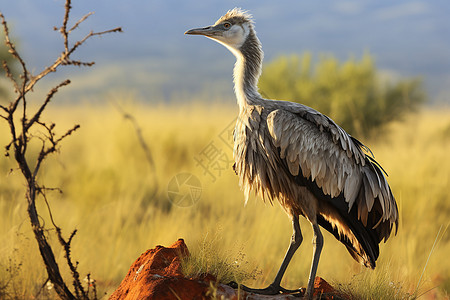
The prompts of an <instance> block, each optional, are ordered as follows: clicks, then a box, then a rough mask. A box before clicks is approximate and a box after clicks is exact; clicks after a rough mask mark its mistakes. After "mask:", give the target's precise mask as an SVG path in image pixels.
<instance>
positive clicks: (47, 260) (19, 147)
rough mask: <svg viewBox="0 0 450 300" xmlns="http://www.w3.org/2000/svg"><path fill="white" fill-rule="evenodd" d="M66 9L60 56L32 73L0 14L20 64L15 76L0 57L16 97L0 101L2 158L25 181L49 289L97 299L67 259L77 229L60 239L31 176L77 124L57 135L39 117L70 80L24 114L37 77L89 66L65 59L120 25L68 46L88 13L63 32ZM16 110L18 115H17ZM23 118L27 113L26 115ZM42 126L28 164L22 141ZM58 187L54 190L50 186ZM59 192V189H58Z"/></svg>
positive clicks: (68, 2) (42, 189) (64, 295)
mask: <svg viewBox="0 0 450 300" xmlns="http://www.w3.org/2000/svg"><path fill="white" fill-rule="evenodd" d="M70 10H71V0H66V3H65V12H64V19H63V23H62V26H61V27H60V28H55V29H56V30H58V31H59V32H60V33H61V35H62V37H63V44H64V51H63V52H62V53H61V54H60V56H59V57H57V58H56V60H55V61H54V62H53V63H52V64H51V65H50V66H48V67H46V68H44V69H43V70H42V71H41V72H40V73H39V74H38V75H35V76H34V75H32V74H31V73H30V72H29V71H28V68H27V66H26V64H25V61H24V60H23V59H22V57H21V56H20V54H19V52H18V51H17V49H16V47H15V45H14V44H13V43H12V42H11V39H10V35H9V28H8V25H7V22H6V19H5V17H4V16H3V14H2V13H1V12H0V19H1V24H2V27H3V31H4V33H5V44H6V46H7V48H8V51H9V53H10V54H11V55H12V56H13V57H14V58H15V59H16V60H17V61H18V62H19V63H20V65H21V69H22V71H21V74H20V76H19V78H16V77H15V76H13V74H12V72H11V70H10V68H9V66H8V64H7V63H6V62H5V61H3V62H2V66H3V69H4V70H5V73H6V77H7V78H9V80H10V81H11V82H12V85H13V87H14V92H15V94H16V96H15V97H14V98H13V99H12V100H11V101H10V102H9V104H8V105H0V117H1V119H3V120H5V122H6V123H7V124H8V126H9V129H10V135H11V140H10V142H9V143H8V144H7V145H6V146H5V149H6V154H5V155H6V156H9V154H10V152H12V153H13V154H14V159H15V161H16V163H17V165H18V167H19V169H20V170H21V172H22V174H23V176H24V178H25V180H26V182H27V185H26V187H27V191H26V200H27V202H28V207H27V211H28V215H29V217H30V222H31V227H32V230H33V232H34V235H35V238H36V241H37V242H38V245H39V251H40V254H41V256H42V259H43V261H44V264H45V267H46V269H47V274H48V279H47V280H46V282H47V281H50V282H51V283H52V284H53V285H54V287H55V291H56V293H57V294H58V296H59V297H60V298H61V299H90V297H91V294H90V285H91V284H92V285H93V288H92V292H93V296H92V297H93V299H97V295H96V288H95V281H93V280H92V279H91V278H90V274H88V276H87V279H88V287H87V290H85V289H84V287H83V285H82V283H81V281H80V275H79V273H78V271H77V266H78V262H75V263H73V261H72V258H71V243H72V240H73V238H74V236H75V234H76V232H77V230H76V229H75V230H74V231H73V232H72V233H71V235H70V236H69V238H68V239H67V240H66V239H64V238H63V235H62V230H61V228H60V227H58V226H57V225H56V223H55V221H54V218H53V214H52V212H51V208H50V204H49V202H48V199H47V196H46V194H45V192H46V191H48V190H55V189H49V188H46V187H44V186H42V185H40V184H39V182H38V180H37V178H38V175H39V170H40V168H41V166H42V164H43V163H44V161H45V159H46V158H47V157H48V156H49V155H50V154H52V153H54V152H57V151H59V147H60V143H61V142H62V140H64V139H65V138H66V137H68V136H69V135H71V134H72V133H73V132H74V131H75V130H77V129H78V128H79V127H80V126H79V125H74V126H73V127H72V128H70V129H68V130H67V131H66V132H65V133H64V134H62V135H59V136H58V135H57V134H56V132H55V127H56V125H55V124H54V123H46V122H44V121H42V120H41V117H42V114H43V112H44V110H45V109H46V108H47V106H48V104H49V103H50V102H51V100H52V99H53V97H54V96H55V94H56V93H57V92H58V91H59V89H60V88H62V87H64V86H67V85H68V84H70V80H65V81H63V82H61V83H60V84H58V85H57V86H55V87H54V88H53V89H51V90H50V91H49V92H48V94H47V96H46V97H45V99H44V100H43V101H42V103H41V104H40V106H39V107H38V109H37V110H36V111H34V112H30V109H29V108H28V106H27V99H26V97H27V94H28V93H29V92H32V91H33V88H34V87H35V85H36V83H37V82H39V80H41V79H42V78H44V77H45V76H47V75H48V74H49V73H51V72H55V71H56V70H57V69H58V68H59V66H61V65H75V66H92V65H93V64H94V62H82V61H79V60H74V59H72V58H71V55H72V54H73V53H74V52H75V51H76V50H77V49H78V48H79V47H80V46H81V45H83V44H84V43H85V42H86V41H87V40H88V39H90V38H91V37H94V36H100V35H104V34H107V33H112V32H121V31H122V29H121V28H120V27H117V28H114V29H110V30H105V31H100V32H93V31H91V32H89V33H88V34H87V35H86V36H85V37H84V38H82V39H81V40H79V41H77V42H75V43H73V44H71V43H70V40H69V35H70V33H71V32H72V31H73V30H75V29H77V28H78V27H79V25H80V24H81V23H82V22H84V21H85V20H86V19H87V18H88V17H89V16H90V15H92V13H88V14H86V15H85V16H83V17H82V18H81V19H80V20H78V21H77V22H76V23H75V24H74V25H73V26H72V27H70V29H69V30H67V25H68V23H69V15H70ZM20 103H22V105H21V107H22V108H21V111H20V109H19V110H18V108H19V104H20ZM18 114H20V116H18ZM29 116H31V117H30V118H29ZM36 126H40V127H43V128H44V129H45V131H46V133H45V134H44V137H39V138H40V140H41V143H42V144H41V149H40V151H39V154H38V156H37V159H36V160H35V163H34V165H31V163H30V161H29V160H28V159H27V155H26V154H27V150H28V144H29V142H30V141H31V140H32V139H33V138H36V136H34V135H33V134H32V130H33V129H34V128H35V127H36ZM56 190H59V189H56ZM59 191H60V190H59ZM39 196H41V197H42V199H43V200H44V202H45V204H46V206H47V209H48V214H49V216H50V220H51V222H52V224H53V226H54V228H55V229H56V234H57V237H58V240H59V242H60V244H61V246H62V247H63V250H64V253H65V257H66V260H67V265H68V266H69V269H70V271H71V273H72V285H73V287H74V290H75V295H74V294H73V293H72V292H71V291H70V290H69V288H68V287H67V285H66V283H65V282H64V280H63V278H62V276H61V273H60V271H59V267H58V264H57V263H56V259H55V256H54V254H53V249H52V248H51V246H50V245H49V243H48V241H47V236H46V233H47V230H46V229H45V227H44V224H42V223H41V219H40V216H39V214H38V212H37V209H36V200H37V197H39Z"/></svg>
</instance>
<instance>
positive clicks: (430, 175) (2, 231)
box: [0, 99, 450, 299]
mask: <svg viewBox="0 0 450 300" xmlns="http://www.w3.org/2000/svg"><path fill="white" fill-rule="evenodd" d="M230 101H232V100H230ZM119 103H120V105H121V107H122V108H123V110H124V111H126V112H127V113H129V114H130V115H132V116H133V117H134V119H135V120H136V121H137V124H138V125H139V127H140V128H141V130H142V131H141V133H142V136H143V138H144V140H145V142H146V143H147V144H148V146H149V148H150V151H151V156H152V157H153V160H154V162H155V169H154V170H153V169H152V168H151V166H150V164H149V163H148V160H147V156H146V153H145V151H144V149H143V148H142V146H141V144H140V143H139V140H138V137H137V134H136V130H135V127H134V126H133V124H132V123H131V122H130V120H129V119H125V118H123V115H122V113H121V112H119V110H117V109H116V107H115V106H114V105H112V104H111V103H109V102H108V103H103V104H98V105H89V104H79V105H75V104H71V105H65V106H59V107H53V108H49V109H48V110H47V111H46V112H45V115H44V117H45V118H46V119H47V120H52V122H54V123H56V124H57V127H56V128H57V130H58V129H59V130H60V131H59V132H61V133H63V132H64V130H65V129H67V128H69V127H71V125H73V124H75V123H78V124H80V125H81V128H80V130H79V131H77V132H76V133H75V134H74V135H73V136H71V137H69V138H68V139H67V140H65V141H64V142H63V145H62V149H61V151H60V153H58V154H55V155H53V156H52V157H51V158H50V159H49V160H48V161H47V163H46V164H45V167H44V168H43V169H42V173H41V176H40V182H41V184H43V185H45V186H46V187H58V188H61V190H62V191H63V193H58V192H48V193H47V197H48V199H49V203H50V206H51V209H52V212H53V218H54V219H55V222H56V223H57V224H58V225H59V226H60V227H61V228H62V229H63V233H64V234H65V235H66V236H67V235H69V234H70V232H71V231H72V230H73V229H75V228H76V229H78V233H77V235H76V236H75V238H74V241H73V243H72V245H73V246H72V255H73V258H74V260H76V261H79V263H80V264H79V271H80V274H81V275H82V276H84V275H85V274H87V273H91V276H92V277H93V278H95V279H96V282H97V289H98V291H99V295H100V296H102V295H105V293H106V295H109V294H110V293H111V292H112V291H113V290H114V289H115V288H116V287H117V286H118V284H119V283H120V281H121V280H122V278H123V277H124V276H125V275H126V273H127V271H128V268H129V266H130V265H131V263H132V262H133V261H134V260H135V259H136V258H137V257H138V256H139V255H140V254H141V253H142V252H144V251H145V250H146V249H149V248H153V247H154V246H156V245H158V244H162V245H170V244H172V243H173V242H174V241H176V240H177V239H178V238H184V239H185V241H186V243H187V245H188V247H189V248H190V249H191V250H192V251H191V252H192V255H202V252H201V251H202V249H203V251H204V250H205V245H207V246H208V247H212V248H213V249H217V251H211V250H208V251H209V252H210V253H211V252H212V253H214V254H215V255H216V254H217V253H226V252H228V250H229V249H231V250H233V251H234V252H233V253H244V254H245V257H246V258H245V261H248V265H249V266H252V268H253V267H254V266H257V268H258V270H261V274H259V275H258V276H257V278H256V280H253V279H249V280H247V282H246V284H248V285H251V286H263V285H267V284H269V283H270V282H271V280H272V279H273V278H274V276H275V274H276V271H277V269H278V267H279V265H280V263H281V260H282V258H283V256H284V253H285V251H286V248H287V246H288V243H289V238H290V236H291V234H292V229H291V224H290V221H289V219H288V218H287V217H286V215H285V213H284V212H283V211H282V209H281V208H280V207H279V205H278V204H275V205H274V207H271V205H270V204H264V203H263V202H262V201H261V200H260V199H256V198H254V199H250V201H249V203H248V204H247V206H245V207H244V201H243V198H244V197H243V194H242V192H241V191H240V190H239V187H238V180H237V178H236V176H235V174H234V172H233V170H232V169H231V165H232V161H231V160H232V150H231V144H230V140H229V133H230V130H232V127H233V125H232V124H233V122H234V120H235V118H236V113H237V108H236V107H235V106H234V105H232V104H234V103H230V104H227V105H225V104H223V103H214V104H211V103H208V104H206V103H184V104H170V105H164V104H158V105H145V104H142V103H134V102H133V101H130V100H128V101H127V100H123V99H122V100H120V101H119ZM35 134H36V136H39V135H42V134H43V133H42V132H39V131H37V132H36V133H35ZM359 138H361V137H359ZM362 140H363V139H362ZM8 142H9V141H8V128H6V126H5V124H1V123H0V145H6V144H7V143H8ZM364 142H366V144H367V145H368V146H370V148H371V150H372V151H373V152H374V154H375V157H376V159H377V161H378V162H380V164H381V165H382V166H383V168H384V169H385V170H386V171H387V172H388V174H389V178H388V181H389V183H390V184H391V187H392V190H393V193H394V195H395V196H396V199H397V201H398V204H399V210H400V217H401V219H400V228H399V232H398V235H397V236H395V237H391V238H390V239H389V241H388V242H387V244H386V245H384V244H382V245H381V254H380V258H379V260H378V261H377V265H378V267H377V269H376V270H375V271H370V270H365V269H364V267H361V266H360V265H358V264H357V263H356V262H354V261H353V259H352V258H351V257H350V255H348V253H347V251H346V249H345V247H343V246H342V245H341V244H339V243H338V242H337V241H336V240H335V239H334V237H332V236H331V235H330V234H327V233H325V234H324V236H325V245H324V250H323V252H322V256H321V260H320V264H319V270H318V275H319V276H321V277H324V278H325V279H327V280H330V281H334V282H342V283H345V282H348V281H351V280H352V276H355V274H361V273H362V274H366V273H367V274H368V275H364V276H369V277H372V276H374V277H373V278H376V276H380V272H382V273H383V274H386V273H387V275H386V276H387V281H389V282H393V283H395V284H397V283H400V284H401V285H402V289H403V291H405V292H406V293H410V294H412V293H414V292H415V289H416V285H417V283H418V280H419V278H420V276H421V274H422V271H423V270H424V266H425V263H426V261H427V258H428V254H429V251H430V249H431V247H432V245H433V242H434V240H435V238H436V234H437V232H438V230H439V228H440V227H441V226H444V227H446V226H447V225H448V222H449V215H450V201H449V200H450V196H449V194H448V187H449V186H450V159H448V152H449V150H450V110H448V109H439V110H438V109H428V110H423V111H421V112H419V113H417V114H412V115H410V116H408V117H407V118H406V120H405V121H404V122H398V123H396V124H392V125H391V126H389V127H388V128H386V131H385V132H384V133H383V134H381V135H379V137H378V138H377V139H376V140H370V141H364ZM32 147H36V149H38V148H37V147H39V140H36V142H35V143H34V144H33V145H32ZM31 152H33V151H31ZM29 158H30V159H33V157H32V155H30V157H29ZM11 169H12V170H11ZM180 173H185V174H186V173H188V174H192V175H194V176H195V177H196V178H197V179H198V182H200V185H201V187H200V186H190V187H189V186H187V187H186V186H184V187H180V190H179V191H178V192H179V193H180V194H183V193H184V195H187V196H188V197H191V198H190V199H191V200H194V201H193V203H192V205H185V204H180V203H181V202H180V203H178V202H177V201H175V200H174V198H173V194H171V195H168V189H173V185H170V183H171V180H173V178H175V177H176V175H177V174H180ZM155 178H156V183H157V184H156V186H155ZM172 192H173V191H172ZM175 192H176V191H175ZM194 192H195V193H194ZM24 201H25V200H24V183H23V182H22V178H21V175H20V174H19V171H17V170H16V169H15V166H14V164H13V160H12V159H11V158H5V157H2V158H1V159H0V245H1V246H0V282H2V283H8V284H7V287H5V288H4V289H3V290H2V289H1V285H0V293H1V292H3V293H6V294H7V295H9V296H11V297H18V298H20V297H31V295H36V294H37V293H38V292H39V290H40V289H41V286H42V284H43V283H44V282H45V280H46V275H45V270H44V266H43V264H42V262H41V258H40V256H39V251H38V249H37V246H36V243H35V241H34V238H33V236H32V234H31V229H30V224H29V221H28V219H27V215H26V204H25V203H24ZM183 203H185V202H183ZM38 209H39V211H40V215H41V216H42V218H43V220H44V221H45V224H46V225H47V228H49V229H51V222H50V220H49V216H48V213H47V208H46V206H45V203H44V202H43V201H39V203H38ZM301 228H302V232H303V235H304V242H303V244H302V246H301V247H300V248H299V250H298V253H296V255H295V256H294V258H293V261H292V262H291V264H290V266H289V268H288V270H287V273H286V275H285V278H284V280H283V282H282V284H283V286H284V287H286V288H298V287H299V286H301V285H302V286H305V284H306V282H307V276H308V272H309V267H310V262H311V257H312V246H311V243H310V241H311V238H312V236H311V228H310V225H309V223H308V222H307V221H304V220H302V221H301ZM217 232H218V235H220V236H219V238H216V239H215V240H214V243H212V244H211V243H206V244H205V241H207V238H208V237H210V236H213V235H214V234H216V233H217ZM49 235H50V236H51V235H52V231H51V230H50V231H49ZM205 239H206V240H205ZM202 243H203V244H202ZM52 244H53V245H54V248H55V249H56V256H57V258H58V261H59V262H60V266H61V267H62V268H63V274H68V272H69V270H68V269H67V268H66V267H63V266H64V257H63V252H62V251H60V248H59V246H58V243H57V241H56V240H52ZM202 247H203V248H202ZM196 249H198V251H197V250H196ZM236 249H239V251H236ZM448 253H450V239H449V235H448V232H445V233H444V234H443V235H442V236H441V237H440V239H439V243H438V244H437V245H436V248H435V249H434V251H433V254H432V256H431V258H430V260H429V261H428V264H427V267H426V269H425V272H424V277H423V279H422V281H421V283H420V287H419V289H420V290H421V291H422V292H423V291H427V290H428V289H431V288H433V287H436V288H435V289H433V290H432V291H431V292H429V293H428V294H425V296H424V298H425V299H426V296H427V295H431V294H433V293H434V294H437V295H441V296H442V295H446V293H447V291H448V290H449V289H450V274H449V272H450V260H449V259H448ZM206 255H208V254H206ZM236 255H238V254H236ZM205 259H206V258H205ZM217 259H220V257H218V258H217ZM236 259H238V258H236ZM225 261H231V262H233V260H232V259H231V260H229V258H226V260H225ZM194 262H195V261H194ZM195 263H196V262H195ZM11 265H12V267H8V266H11ZM194 271H195V270H194ZM248 271H250V272H251V271H252V270H251V269H249V270H248ZM243 274H245V272H244V273H243ZM227 276H228V277H230V276H231V275H230V274H228V273H227ZM228 277H227V278H228ZM66 278H68V277H66ZM230 278H231V277H230ZM244 278H245V276H244ZM419 294H420V292H419ZM40 295H41V296H42V297H53V296H54V294H53V291H51V290H48V289H47V288H46V287H45V288H44V289H43V291H41V292H40Z"/></svg>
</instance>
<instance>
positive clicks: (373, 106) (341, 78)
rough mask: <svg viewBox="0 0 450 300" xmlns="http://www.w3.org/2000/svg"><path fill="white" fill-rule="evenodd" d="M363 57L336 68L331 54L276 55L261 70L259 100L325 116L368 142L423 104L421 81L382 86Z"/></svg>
mask: <svg viewBox="0 0 450 300" xmlns="http://www.w3.org/2000/svg"><path fill="white" fill-rule="evenodd" d="M378 75H379V74H378V73H377V70H376V67H375V64H374V60H373V58H372V56H371V55H370V54H368V53H366V54H364V55H363V57H362V58H361V60H359V61H358V60H355V59H353V58H352V59H349V60H348V61H346V62H344V63H341V62H339V61H338V60H337V59H336V58H335V57H333V56H332V55H320V56H319V57H318V60H317V61H316V62H315V61H314V62H313V57H312V55H311V54H310V53H305V54H303V55H302V56H301V57H300V56H298V55H292V56H280V57H278V58H276V59H275V60H273V61H272V62H270V63H269V64H267V65H265V67H264V70H263V75H262V77H261V80H260V83H259V88H260V92H261V94H263V96H265V97H268V98H272V99H280V100H289V101H295V102H299V103H302V104H305V105H308V106H311V107H313V108H315V109H317V110H319V111H320V112H322V113H324V114H326V115H328V116H330V117H331V118H332V119H334V120H335V121H336V122H337V123H338V124H339V125H340V126H342V127H343V128H344V129H345V130H347V132H349V133H350V134H352V135H354V136H356V137H359V138H363V137H369V136H372V135H373V134H375V133H376V132H378V131H379V129H380V128H381V127H382V126H383V125H385V124H387V123H389V122H391V121H393V120H397V119H399V118H401V117H402V116H403V115H404V114H405V113H407V112H410V111H412V110H414V109H415V108H416V107H417V106H418V105H419V104H421V103H423V102H424V101H425V99H426V96H425V93H424V90H423V88H422V83H421V80H420V79H418V78H407V79H402V80H398V81H396V82H389V83H387V82H382V81H381V80H380V78H379V76H378Z"/></svg>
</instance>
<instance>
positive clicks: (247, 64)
mask: <svg viewBox="0 0 450 300" xmlns="http://www.w3.org/2000/svg"><path fill="white" fill-rule="evenodd" d="M232 52H233V54H234V55H235V56H236V59H237V60H236V64H235V65H234V72H233V77H234V92H235V94H236V98H237V102H238V105H239V108H240V109H241V110H242V109H244V108H245V107H246V106H247V105H251V104H257V103H258V100H260V99H261V95H260V94H259V93H258V79H259V76H260V75H261V68H262V60H263V55H264V54H263V52H262V49H261V43H260V42H259V40H258V38H257V37H256V35H255V32H254V31H253V30H250V32H249V34H248V36H247V39H246V41H245V42H244V44H242V46H241V47H240V49H239V50H237V49H232Z"/></svg>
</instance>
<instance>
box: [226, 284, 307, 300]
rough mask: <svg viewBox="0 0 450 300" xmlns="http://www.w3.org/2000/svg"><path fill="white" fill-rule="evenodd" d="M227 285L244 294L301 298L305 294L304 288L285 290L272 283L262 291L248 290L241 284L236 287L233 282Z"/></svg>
mask: <svg viewBox="0 0 450 300" xmlns="http://www.w3.org/2000/svg"><path fill="white" fill-rule="evenodd" d="M228 285H229V286H230V287H232V288H233V289H237V288H240V289H241V290H243V291H246V292H249V293H255V294H260V295H278V294H291V295H294V296H303V295H304V293H305V289H304V288H300V289H298V290H288V289H285V288H283V287H281V286H280V285H276V284H273V283H272V284H270V285H269V286H268V287H266V288H263V289H254V288H249V287H248V286H245V285H243V284H241V285H238V284H237V283H236V282H234V281H232V282H230V283H228Z"/></svg>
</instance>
